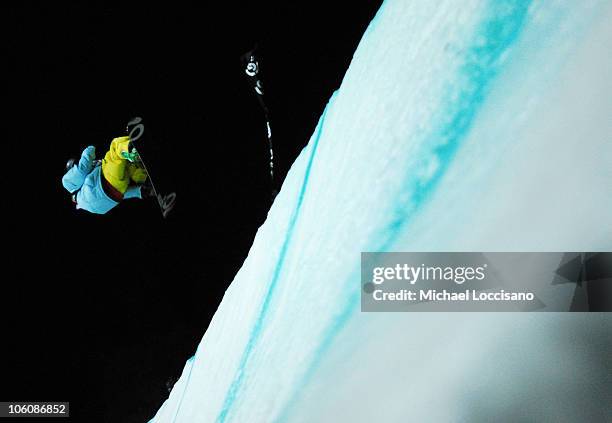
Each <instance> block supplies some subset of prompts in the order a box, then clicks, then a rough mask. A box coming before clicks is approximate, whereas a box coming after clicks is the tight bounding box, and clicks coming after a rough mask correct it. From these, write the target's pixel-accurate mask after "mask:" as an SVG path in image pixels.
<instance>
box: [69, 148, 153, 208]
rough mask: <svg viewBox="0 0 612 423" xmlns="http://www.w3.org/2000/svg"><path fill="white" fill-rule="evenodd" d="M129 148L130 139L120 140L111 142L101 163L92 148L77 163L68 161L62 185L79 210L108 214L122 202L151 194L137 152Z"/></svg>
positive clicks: (86, 150) (87, 149) (84, 152)
mask: <svg viewBox="0 0 612 423" xmlns="http://www.w3.org/2000/svg"><path fill="white" fill-rule="evenodd" d="M130 147H131V146H130V137H119V138H115V139H113V140H112V142H111V145H110V148H109V150H108V152H107V153H106V155H105V156H104V158H103V159H102V160H96V149H95V147H93V146H89V147H87V148H85V150H83V153H82V154H81V158H80V159H79V161H78V163H77V162H76V160H74V159H71V160H69V161H68V164H67V166H66V167H67V171H66V174H65V175H64V177H63V178H62V184H63V185H64V188H66V190H67V191H68V192H69V193H70V194H71V196H72V201H73V203H74V204H75V205H76V208H77V209H83V210H87V211H88V212H91V213H96V214H105V213H107V212H108V211H109V210H111V209H112V208H113V207H115V206H116V205H117V204H119V203H120V202H122V201H123V200H126V199H130V198H138V199H142V198H145V197H148V196H150V195H152V192H151V189H150V187H149V186H148V185H147V184H146V181H147V173H146V171H145V170H144V169H143V168H142V167H141V166H139V163H138V153H137V152H136V150H135V149H131V148H130Z"/></svg>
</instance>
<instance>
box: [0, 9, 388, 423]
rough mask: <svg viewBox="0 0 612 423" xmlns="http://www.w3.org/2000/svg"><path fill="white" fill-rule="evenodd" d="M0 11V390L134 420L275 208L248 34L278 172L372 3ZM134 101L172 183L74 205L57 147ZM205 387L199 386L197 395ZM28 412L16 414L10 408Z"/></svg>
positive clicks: (152, 402) (192, 341) (102, 138)
mask: <svg viewBox="0 0 612 423" xmlns="http://www.w3.org/2000/svg"><path fill="white" fill-rule="evenodd" d="M81 3H82V4H81V5H75V6H65V5H61V6H58V5H57V4H55V3H49V4H48V5H47V6H46V7H34V6H32V5H30V6H21V7H17V8H15V7H13V8H11V9H10V10H5V11H4V13H3V18H2V19H3V21H4V22H3V28H4V29H3V31H4V32H5V34H4V37H3V39H4V41H5V43H6V44H7V46H8V49H7V50H6V51H5V55H4V59H5V60H4V63H5V70H8V75H7V76H6V77H5V82H6V84H5V88H6V89H7V90H8V92H7V95H6V96H5V97H4V98H5V112H3V115H4V119H3V120H4V125H3V126H4V127H5V129H4V137H3V141H4V142H3V163H4V167H3V178H2V190H3V207H2V208H3V210H4V212H5V213H4V215H5V217H4V219H3V220H4V229H3V241H4V242H3V246H4V249H3V250H4V252H3V253H2V257H3V259H2V278H1V280H2V282H1V291H0V292H1V294H0V295H1V296H0V301H1V309H2V313H1V315H0V317H1V322H2V323H1V325H2V326H1V327H2V333H1V336H2V340H1V341H0V347H1V349H2V360H1V368H0V371H1V375H0V384H1V386H0V388H1V395H0V400H2V401H70V403H71V415H72V417H71V421H79V422H81V421H82V422H96V421H108V422H143V421H147V420H148V419H149V418H151V417H152V416H153V415H154V413H155V412H156V410H157V409H158V408H159V406H160V405H161V404H162V402H163V400H164V399H165V398H166V397H167V391H166V387H165V384H166V381H167V380H168V379H169V378H172V377H177V376H179V375H180V372H181V370H182V368H183V365H184V363H185V361H186V360H187V359H188V358H189V357H190V356H191V355H193V353H194V352H195V349H196V347H197V345H198V343H199V341H200V339H201V337H202V335H203V334H204V332H205V330H206V328H207V325H208V323H209V321H210V319H211V317H212V316H213V314H214V312H215V310H216V308H217V306H218V304H219V302H220V301H221V298H222V296H223V293H224V291H225V289H226V288H227V286H228V285H229V283H230V282H231V280H232V279H233V277H234V275H235V273H236V272H237V270H238V269H239V268H240V266H241V264H242V262H243V261H244V259H245V257H246V255H247V254H248V250H249V247H250V245H251V243H252V241H253V238H254V236H255V233H256V231H257V228H258V227H259V226H260V225H261V224H262V223H263V222H264V220H265V218H266V213H267V210H268V209H269V207H270V190H271V186H270V182H269V180H268V167H267V166H268V151H267V143H266V137H265V121H264V118H263V114H262V112H261V109H260V107H259V105H258V103H257V101H256V98H255V96H254V95H253V93H252V91H251V90H250V87H249V85H248V83H247V81H246V78H245V77H244V75H243V73H242V72H243V71H242V67H241V64H240V60H239V58H240V56H241V55H242V54H243V53H245V52H246V51H248V50H249V49H251V48H252V47H253V46H254V45H255V44H256V43H257V44H258V45H259V47H260V52H261V55H262V63H261V65H262V77H263V82H264V86H265V88H266V103H267V105H268V107H269V109H270V111H271V116H272V128H273V133H274V141H275V157H276V168H277V178H278V181H279V182H280V181H282V178H283V177H284V175H285V174H286V172H287V171H288V169H289V167H290V165H291V163H292V162H293V160H294V159H295V158H296V157H297V155H298V154H299V151H300V150H301V149H302V148H303V147H304V145H305V144H306V143H307V141H308V139H309V137H310V135H311V133H312V132H313V130H314V127H315V125H316V122H317V120H318V118H319V116H320V114H321V113H322V111H323V108H324V107H325V104H326V102H327V100H328V98H329V97H330V95H331V94H332V92H333V90H335V89H337V88H338V87H339V86H340V83H341V81H342V77H343V75H344V73H345V71H346V69H347V67H348V64H349V63H350V60H351V57H352V54H353V52H354V50H355V48H356V46H357V44H358V42H359V40H360V38H361V36H362V34H363V31H364V30H365V28H366V27H367V25H368V23H369V21H370V20H371V19H372V17H373V16H374V14H375V12H376V10H377V9H378V7H379V6H380V1H367V2H359V3H358V4H357V2H354V3H353V4H351V6H350V8H344V9H334V8H332V7H331V6H330V4H329V3H328V2H322V1H309V2H300V3H299V4H297V3H296V4H294V3H293V2H282V3H281V2H278V3H276V4H274V3H272V2H257V3H245V4H239V3H234V2H232V3H228V4H226V5H216V6H212V5H208V4H201V5H200V6H198V7H189V8H186V7H179V6H175V5H173V4H172V3H164V5H163V6H162V5H158V6H153V5H152V4H153V3H151V5H149V6H147V7H146V8H138V7H131V6H120V7H119V6H117V7H109V6H104V5H100V4H96V3H91V4H90V2H87V3H85V2H81ZM135 115H144V116H145V118H146V119H147V125H148V126H147V128H148V129H149V128H150V130H151V131H155V133H156V135H157V136H158V137H159V138H160V139H162V140H163V142H164V143H165V145H164V150H165V151H166V152H167V153H166V157H165V159H166V163H167V166H168V168H167V169H168V171H169V172H170V173H171V174H172V180H173V181H174V184H175V186H176V191H177V194H178V197H177V205H176V208H175V210H174V211H173V213H172V215H171V217H170V218H169V219H167V220H163V219H162V218H161V214H160V211H159V209H158V208H157V206H156V205H155V203H154V202H153V201H152V200H151V201H135V200H132V201H130V202H129V203H128V202H126V203H125V204H121V205H120V206H119V207H117V208H115V209H113V210H112V211H111V212H109V213H108V214H107V215H105V216H96V215H91V214H88V213H86V212H84V211H76V210H74V207H73V206H72V204H71V203H70V201H69V197H68V194H67V192H65V191H64V189H63V187H62V185H61V177H62V175H63V173H64V165H65V162H66V160H67V159H68V158H70V157H78V156H79V155H80V152H81V151H82V149H83V148H84V147H86V146H87V145H95V146H96V147H97V151H98V156H99V157H100V156H101V155H102V154H103V153H104V151H105V150H106V148H107V147H108V144H109V143H110V141H111V139H112V138H114V137H117V136H121V135H123V134H124V131H125V124H126V121H127V119H129V118H130V117H132V116H135ZM203 401H205V399H203ZM21 421H24V420H21Z"/></svg>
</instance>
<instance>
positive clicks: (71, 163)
mask: <svg viewBox="0 0 612 423" xmlns="http://www.w3.org/2000/svg"><path fill="white" fill-rule="evenodd" d="M76 163H77V159H75V158H74V157H71V158H69V159H68V161H67V162H66V172H68V171H69V170H70V169H72V168H73V167H74V165H75V164H76Z"/></svg>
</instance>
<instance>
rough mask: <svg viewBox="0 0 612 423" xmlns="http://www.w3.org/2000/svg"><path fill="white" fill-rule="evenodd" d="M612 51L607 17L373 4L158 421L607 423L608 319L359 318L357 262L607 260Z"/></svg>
mask: <svg viewBox="0 0 612 423" xmlns="http://www.w3.org/2000/svg"><path fill="white" fill-rule="evenodd" d="M323 12H324V11H322V13H323ZM611 52H612V3H610V2H606V1H589V0H585V1H574V0H564V1H559V0H542V1H521V0H512V1H509V0H490V1H486V0H439V1H428V0H412V1H408V0H387V1H386V2H385V3H384V4H383V6H382V7H381V9H380V10H379V11H378V13H377V15H376V16H375V18H374V19H373V21H372V22H371V24H370V25H369V27H368V29H367V31H366V32H365V34H364V36H363V38H362V40H361V42H360V44H359V47H358V48H357V50H356V52H355V54H354V57H353V60H352V63H351V65H350V67H349V69H348V70H347V72H346V75H345V77H344V79H343V82H342V84H341V86H340V87H339V89H338V90H337V91H336V92H335V93H334V94H333V95H332V96H331V98H330V100H329V103H328V105H327V107H326V109H325V110H324V111H322V115H321V118H320V120H319V123H318V125H317V127H316V128H314V131H313V135H312V137H311V139H310V141H309V143H308V145H307V147H305V148H304V150H303V151H302V153H301V154H300V156H299V157H298V158H297V160H296V161H295V163H294V165H293V167H292V169H291V171H290V173H289V175H288V176H287V178H286V180H285V182H284V184H283V187H282V190H281V192H280V194H279V195H278V197H277V198H276V201H275V203H274V205H273V206H272V208H271V210H270V212H269V215H268V218H267V220H266V222H265V224H264V225H263V226H262V227H261V228H260V229H259V231H258V233H257V237H256V239H255V241H254V243H253V246H252V248H251V250H250V253H249V256H248V258H247V259H246V261H245V263H244V265H243V267H242V268H241V270H240V271H239V272H238V274H237V275H236V277H235V279H234V281H233V282H232V284H231V286H230V287H229V289H228V290H227V292H226V294H225V296H224V298H223V301H222V303H221V304H220V306H219V309H218V310H217V312H216V314H215V316H214V319H213V321H212V323H211V325H210V327H209V328H208V330H207V332H206V334H205V335H204V338H203V339H202V342H201V343H200V345H199V347H198V349H197V352H196V353H195V357H193V358H191V359H189V360H188V361H187V364H186V366H185V369H184V371H183V374H182V376H181V378H180V379H179V381H178V382H177V383H176V385H175V387H174V389H173V390H172V392H171V394H170V396H169V398H168V400H167V401H166V402H165V403H164V404H163V406H162V407H161V408H160V410H159V411H158V412H157V414H156V416H155V417H154V418H153V420H152V422H155V423H162V422H163V423H166V422H168V423H169V422H184V423H193V422H341V421H347V422H372V421H376V422H405V421H418V422H428V421H470V422H477V421H523V419H528V420H530V421H542V420H543V419H544V420H548V421H603V420H605V419H606V418H607V417H609V414H606V413H609V410H607V409H606V405H605V404H607V406H608V407H609V404H610V403H609V390H610V385H609V380H608V381H606V377H609V376H607V373H606V371H605V370H606V369H602V368H601V367H600V366H601V361H602V356H604V357H605V352H606V351H608V352H609V350H606V348H609V340H610V335H609V334H610V330H609V325H610V323H612V320H611V318H610V317H609V316H607V315H601V314H589V315H587V314H570V313H566V314H557V313H509V314H505V313H486V314H485V313H483V314H477V313H440V314H438V313H361V312H360V298H359V288H360V284H359V263H360V252H361V251H604V250H611V249H612V248H611V247H612V213H611V211H610V210H612V144H611V143H612V82H611V81H612V78H611V77H610V75H612V54H611ZM202 283H210V281H202ZM571 295H572V293H571V292H568V293H567V298H568V299H569V298H571ZM185 358H186V359H187V357H185ZM608 370H609V369H608ZM606 383H607V384H606ZM606 397H607V398H608V402H606Z"/></svg>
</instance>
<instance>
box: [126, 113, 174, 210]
mask: <svg viewBox="0 0 612 423" xmlns="http://www.w3.org/2000/svg"><path fill="white" fill-rule="evenodd" d="M127 134H128V136H129V137H130V142H131V146H132V148H133V149H134V150H135V151H136V152H137V153H138V156H139V157H138V163H139V165H140V166H141V167H142V168H143V169H144V170H145V172H146V173H147V179H148V184H150V186H151V188H152V190H153V195H154V196H155V199H156V201H157V204H158V205H159V208H160V210H161V213H162V217H163V218H166V217H168V214H169V213H170V212H171V211H172V209H173V208H174V204H175V202H176V192H174V190H173V187H172V179H171V178H170V176H171V175H169V171H168V167H167V166H164V160H163V149H162V143H161V142H160V139H154V137H153V136H152V131H150V128H149V127H148V126H147V131H145V124H144V119H143V118H142V117H134V118H132V119H130V121H129V122H128V124H127ZM158 179H159V180H158Z"/></svg>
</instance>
